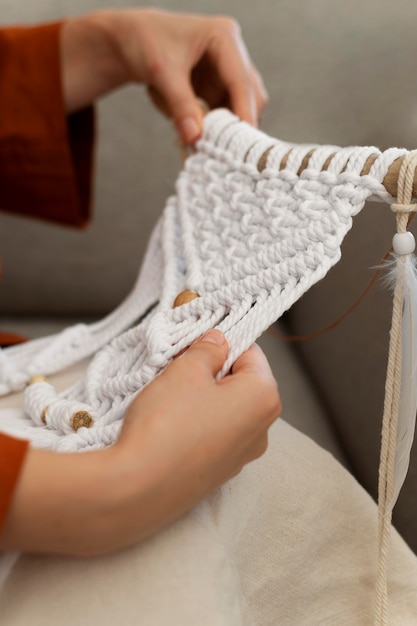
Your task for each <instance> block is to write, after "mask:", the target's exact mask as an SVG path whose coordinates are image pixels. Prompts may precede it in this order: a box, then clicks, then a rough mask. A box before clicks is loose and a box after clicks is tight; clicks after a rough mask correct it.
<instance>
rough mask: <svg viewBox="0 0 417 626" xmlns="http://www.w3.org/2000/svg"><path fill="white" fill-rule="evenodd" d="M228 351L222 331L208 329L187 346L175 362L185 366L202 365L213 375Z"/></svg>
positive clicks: (222, 362)
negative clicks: (185, 350)
mask: <svg viewBox="0 0 417 626" xmlns="http://www.w3.org/2000/svg"><path fill="white" fill-rule="evenodd" d="M228 352H229V346H228V344H227V341H226V338H225V336H224V335H223V333H222V332H220V331H219V330H209V331H208V332H207V333H206V334H205V335H203V336H202V337H201V338H200V339H199V340H198V341H196V342H195V343H193V344H192V345H191V346H190V347H189V349H188V350H187V352H186V353H185V354H184V355H183V356H182V357H181V359H180V360H179V361H177V363H181V366H185V367H186V368H197V367H200V368H201V367H203V368H204V369H205V370H206V371H207V372H208V373H209V375H210V376H213V377H214V376H215V375H216V374H217V373H218V372H219V371H220V370H221V368H222V366H223V364H224V362H225V360H226V357H227V354H228ZM190 371H192V369H191V370H190Z"/></svg>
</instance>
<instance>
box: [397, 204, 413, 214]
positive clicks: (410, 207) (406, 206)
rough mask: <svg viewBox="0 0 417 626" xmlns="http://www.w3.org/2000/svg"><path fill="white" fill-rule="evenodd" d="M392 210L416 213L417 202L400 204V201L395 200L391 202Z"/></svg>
mask: <svg viewBox="0 0 417 626" xmlns="http://www.w3.org/2000/svg"><path fill="white" fill-rule="evenodd" d="M391 211H393V212H394V213H406V214H408V213H415V212H416V211H417V203H415V202H412V203H411V204H400V203H399V202H393V203H392V204H391Z"/></svg>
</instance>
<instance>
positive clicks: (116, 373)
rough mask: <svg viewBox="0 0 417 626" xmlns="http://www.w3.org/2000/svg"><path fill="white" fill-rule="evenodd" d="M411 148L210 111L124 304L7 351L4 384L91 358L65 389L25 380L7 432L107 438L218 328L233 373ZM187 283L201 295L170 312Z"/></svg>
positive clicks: (78, 440)
mask: <svg viewBox="0 0 417 626" xmlns="http://www.w3.org/2000/svg"><path fill="white" fill-rule="evenodd" d="M312 149H314V153H313V156H312V157H311V158H310V160H309V163H308V167H307V168H306V169H304V170H303V172H302V173H301V174H299V173H298V172H299V170H300V166H301V163H302V162H303V159H305V157H306V155H308V154H309V153H310V152H311V151H312ZM405 152H406V151H405V150H400V149H391V150H389V151H386V152H385V153H380V152H379V151H378V150H377V149H376V148H345V149H338V148H335V147H334V146H308V145H302V146H299V145H298V146H297V145H293V144H289V143H285V142H280V141H278V140H276V139H273V138H271V137H269V136H267V135H265V134H264V133H262V132H260V131H259V130H256V129H254V128H252V127H250V126H248V125H247V124H245V123H243V122H241V121H240V120H239V119H238V118H236V117H235V116H234V115H232V114H231V113H230V112H228V111H226V110H217V111H214V112H212V113H210V114H209V115H207V117H206V121H205V129H204V134H203V137H202V139H201V141H200V142H199V143H198V145H197V149H196V151H195V153H194V154H193V155H192V156H190V157H189V158H188V159H187V161H186V163H185V165H184V167H183V170H182V171H181V173H180V175H179V177H178V180H177V184H176V194H175V195H174V196H173V197H171V198H169V199H168V201H167V204H166V207H165V210H164V212H163V214H162V216H161V219H160V220H159V222H158V224H157V226H156V228H155V231H154V233H153V235H152V237H151V239H150V242H149V247H148V251H147V253H146V256H145V260H144V263H143V266H142V269H141V271H140V273H139V277H138V280H137V283H136V285H135V286H134V288H133V290H132V292H131V294H130V295H129V296H128V298H127V300H126V301H125V302H124V303H122V304H121V305H120V307H119V308H118V309H117V310H116V311H114V312H113V313H112V314H111V315H110V316H108V317H107V318H105V319H104V320H103V321H101V322H99V323H97V324H93V325H91V326H87V325H78V326H75V327H72V328H70V329H67V330H66V331H64V333H62V334H60V335H57V336H55V337H49V338H45V339H40V340H37V341H33V342H29V344H26V345H23V346H18V347H16V348H11V349H7V350H4V351H3V352H2V354H1V355H0V358H1V360H0V392H2V393H3V394H5V393H8V392H9V391H11V390H17V389H21V388H23V387H24V386H25V385H26V384H27V382H28V381H29V379H30V378H31V377H32V376H34V375H37V374H42V375H48V374H51V373H53V372H56V371H59V370H61V369H63V368H65V367H67V366H69V365H71V364H73V363H74V362H77V361H79V360H81V359H82V358H84V357H86V356H89V355H92V354H95V357H94V358H93V360H92V362H91V364H90V366H89V369H88V371H87V374H86V376H85V378H84V379H83V380H81V381H79V383H78V384H77V385H76V386H75V387H73V388H71V389H69V390H67V391H66V392H64V393H62V394H60V395H57V394H56V393H55V391H54V389H53V388H52V386H51V385H49V383H47V382H39V383H36V384H33V385H30V386H29V387H28V388H27V390H26V414H25V415H23V413H21V412H20V413H19V412H16V413H15V414H14V415H8V416H6V417H5V420H3V423H4V424H5V425H6V429H7V430H8V431H9V432H11V433H14V434H19V435H23V436H25V437H28V438H30V439H31V440H32V441H33V443H34V445H35V446H40V447H49V448H54V449H60V450H80V449H84V448H88V447H102V446H105V445H108V444H109V443H111V442H113V441H114V440H115V439H116V438H117V435H118V432H119V429H120V424H121V419H122V417H123V414H124V411H125V409H126V407H127V405H128V404H129V402H130V401H131V399H132V397H133V396H134V395H135V394H136V393H138V392H139V391H140V390H141V388H142V387H143V386H144V385H146V384H147V383H148V382H149V381H151V380H152V379H153V378H154V377H155V376H156V375H157V374H158V372H160V371H161V370H162V369H163V368H164V367H165V366H166V365H167V364H168V363H169V362H170V361H171V360H172V358H173V357H174V356H175V355H176V354H177V353H178V352H179V351H181V350H182V349H184V348H186V347H187V346H188V345H189V344H190V343H191V342H193V341H194V340H195V339H197V338H198V337H199V336H200V335H201V334H202V333H204V332H205V331H207V330H208V329H210V328H213V327H215V328H218V329H220V330H222V331H223V332H224V333H225V335H226V337H227V340H228V342H229V345H230V353H229V357H228V360H227V362H226V363H225V365H224V368H223V371H222V373H221V375H222V374H224V373H225V372H227V371H228V370H229V368H230V365H231V364H232V363H233V362H234V361H235V360H236V358H237V357H238V356H239V355H240V354H241V353H242V352H244V351H245V350H246V349H247V348H248V347H249V346H250V345H251V344H252V343H253V342H254V341H255V340H256V339H257V338H258V337H259V336H260V335H261V334H262V333H263V332H264V331H265V330H266V329H267V328H268V327H269V326H270V325H271V324H272V323H273V322H274V321H276V320H277V319H278V318H279V317H280V316H281V315H282V314H283V313H284V312H285V311H286V310H287V309H289V308H290V307H291V306H292V304H293V303H294V302H295V301H296V300H298V299H299V298H300V297H301V295H302V294H303V293H305V292H306V291H307V290H308V289H309V288H310V287H311V286H312V285H313V284H314V283H316V282H317V281H318V280H320V279H321V278H323V277H324V276H325V274H326V273H327V271H328V270H329V269H330V267H331V266H332V265H334V264H335V263H336V262H337V261H338V259H339V258H340V246H341V243H342V241H343V238H344V237H345V235H346V233H347V232H348V230H349V229H350V228H351V225H352V217H353V216H354V215H355V214H357V213H358V212H359V211H360V210H361V209H362V207H363V206H364V203H365V201H366V199H368V198H370V197H372V198H377V199H383V200H391V196H390V195H389V194H388V193H387V191H386V190H385V188H384V187H383V185H382V182H381V181H382V180H383V178H384V176H385V174H386V171H387V168H388V166H389V165H390V164H391V163H392V161H393V160H394V159H395V158H397V157H399V156H401V155H403V154H404V153H405ZM371 153H372V154H376V155H377V158H376V160H375V162H374V164H373V166H372V168H371V171H370V172H369V175H367V176H360V173H361V170H362V168H363V166H364V163H365V161H366V159H367V158H368V156H369V154H371ZM329 156H332V157H333V158H332V159H331V161H330V164H329V165H328V167H327V169H326V171H322V167H323V164H324V163H325V162H326V161H327V160H328V159H329ZM260 163H262V168H261V167H260ZM185 289H189V290H192V291H193V292H196V293H197V294H198V295H199V297H198V298H196V299H194V300H192V301H191V302H189V303H187V304H184V305H182V306H180V307H177V308H173V302H174V300H175V298H176V296H177V295H178V294H179V293H180V292H182V291H184V290H185ZM126 329H128V330H126ZM84 412H85V413H87V414H88V415H90V416H91V418H92V422H89V423H88V425H89V426H90V427H88V428H87V427H86V426H83V425H82V421H81V427H80V421H79V415H80V414H83V413H84ZM75 414H76V415H77V416H78V417H77V418H76V419H75V421H76V422H77V427H78V430H75V427H74V415H75ZM45 426H46V428H45Z"/></svg>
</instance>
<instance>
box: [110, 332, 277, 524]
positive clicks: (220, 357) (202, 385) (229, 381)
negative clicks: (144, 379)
mask: <svg viewBox="0 0 417 626" xmlns="http://www.w3.org/2000/svg"><path fill="white" fill-rule="evenodd" d="M213 338H214V339H217V341H218V342H220V343H213V342H212V340H213ZM210 339H211V341H210ZM227 353H228V346H227V342H226V340H225V338H224V335H222V333H220V332H219V331H210V332H209V333H208V334H206V336H205V337H203V338H202V339H200V340H199V341H197V342H196V343H194V344H193V345H192V346H191V347H190V348H189V349H188V351H187V352H186V353H185V354H183V355H182V356H181V357H179V358H177V359H176V360H175V361H174V362H173V363H171V364H170V365H169V366H168V367H167V368H166V369H165V370H164V372H162V373H161V374H160V375H159V376H157V377H156V378H155V380H154V381H153V382H152V383H151V384H149V385H148V386H147V387H145V389H144V390H143V391H142V392H141V393H140V394H139V395H138V396H137V397H136V399H135V400H134V401H133V402H132V404H131V405H130V408H129V409H128V411H127V414H126V417H125V421H124V426H123V429H122V432H121V436H120V439H119V441H118V444H117V445H118V446H119V447H120V452H121V453H122V454H124V455H127V456H130V458H136V463H137V469H136V471H137V476H138V477H141V476H142V477H145V479H144V480H143V479H142V487H141V488H140V489H139V491H140V492H141V493H142V495H143V494H146V501H147V505H146V506H145V508H144V510H146V513H145V516H146V518H147V521H146V526H147V528H148V530H149V532H153V531H154V530H155V529H156V528H158V527H160V526H162V525H164V524H166V523H167V522H168V521H171V520H172V519H175V518H176V517H178V516H179V515H180V514H182V513H183V512H184V511H186V510H187V509H189V508H190V507H191V506H193V505H194V504H195V503H196V502H198V501H199V500H200V499H202V498H203V497H204V496H206V495H207V494H208V493H210V492H211V491H213V490H214V489H215V488H216V487H218V486H219V485H221V484H222V483H224V482H225V481H226V480H228V479H229V478H231V477H232V476H234V475H235V474H237V473H238V472H239V471H240V470H241V468H242V467H243V466H244V465H245V464H246V463H248V462H249V461H252V460H253V459H256V458H257V457H259V456H260V455H261V454H263V452H265V450H266V447H267V431H268V428H269V427H270V426H271V424H272V423H273V422H274V421H275V419H276V418H277V417H278V415H279V413H280V410H281V404H280V398H279V394H278V390H277V384H276V382H275V379H274V377H273V375H272V372H271V369H270V367H269V365H268V362H267V360H266V357H265V355H264V354H263V352H262V351H261V349H260V348H259V346H257V345H254V346H252V347H251V348H250V349H249V350H248V351H247V352H245V353H244V354H243V355H242V356H241V357H240V358H239V359H238V360H237V361H236V363H235V364H234V365H233V367H232V370H231V373H230V374H229V375H227V376H226V377H225V378H223V379H221V380H219V381H216V380H215V376H216V374H217V373H218V372H219V371H220V369H221V367H222V365H223V363H224V362H225V359H226V357H227ZM138 443H139V445H138ZM141 520H142V523H144V522H145V520H144V518H143V516H142V517H141ZM144 530H145V532H146V529H144ZM146 534H147V532H146Z"/></svg>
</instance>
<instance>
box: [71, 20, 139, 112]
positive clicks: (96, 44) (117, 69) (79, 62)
mask: <svg viewBox="0 0 417 626" xmlns="http://www.w3.org/2000/svg"><path fill="white" fill-rule="evenodd" d="M119 22H120V16H119V14H118V13H117V12H112V11H100V12H97V13H92V14H89V15H84V16H81V17H78V18H74V19H71V20H68V21H67V22H65V23H64V24H63V27H62V33H61V68H62V87H63V95H64V101H65V104H66V109H67V112H68V113H72V112H75V111H77V110H80V109H81V108H84V107H86V106H89V105H91V104H92V103H94V101H95V100H97V99H98V98H100V97H101V96H102V95H104V94H106V93H108V92H110V91H112V90H113V89H116V88H117V87H120V86H121V85H123V84H124V83H126V82H127V81H128V79H129V77H128V73H127V70H126V67H125V64H124V62H123V58H122V55H121V54H120V46H119V41H118V35H117V30H118V24H119Z"/></svg>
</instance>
